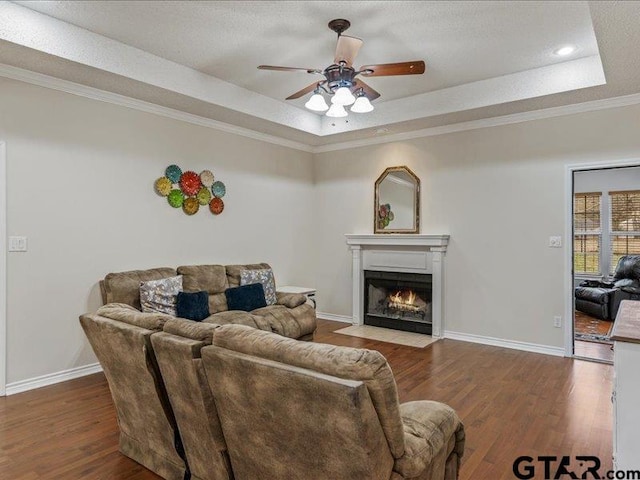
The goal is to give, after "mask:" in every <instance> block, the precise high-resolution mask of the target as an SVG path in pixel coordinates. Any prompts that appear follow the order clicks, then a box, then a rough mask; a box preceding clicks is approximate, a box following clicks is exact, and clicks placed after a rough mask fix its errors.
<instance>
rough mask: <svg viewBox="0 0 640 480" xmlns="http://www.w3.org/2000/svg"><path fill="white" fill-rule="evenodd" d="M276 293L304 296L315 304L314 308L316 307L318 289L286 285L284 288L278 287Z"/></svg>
mask: <svg viewBox="0 0 640 480" xmlns="http://www.w3.org/2000/svg"><path fill="white" fill-rule="evenodd" d="M276 291H278V292H280V293H299V294H300V295H304V296H305V297H307V298H308V299H309V300H311V301H312V302H313V307H314V308H315V306H316V289H315V288H309V287H295V286H293V285H285V286H284V287H277V288H276Z"/></svg>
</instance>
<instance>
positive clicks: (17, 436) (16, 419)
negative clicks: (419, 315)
mask: <svg viewBox="0 0 640 480" xmlns="http://www.w3.org/2000/svg"><path fill="white" fill-rule="evenodd" d="M319 323H320V325H319V330H318V334H317V341H320V342H325V343H332V344H335V345H347V346H354V347H364V348H370V349H376V350H379V351H380V352H382V353H383V354H384V355H385V356H386V357H387V359H388V360H389V363H390V364H391V367H392V368H393V371H394V373H395V377H396V381H397V383H398V391H399V395H400V401H402V402H406V401H410V400H422V399H431V400H438V401H442V402H445V403H448V404H449V405H451V406H452V407H453V408H455V409H456V411H457V412H458V414H459V415H460V417H461V418H462V420H463V422H464V423H465V428H466V432H467V447H466V452H465V456H464V459H463V464H462V469H461V474H460V478H461V479H469V480H470V479H474V480H477V479H481V480H484V479H487V480H489V479H491V480H500V479H513V478H514V475H513V472H512V464H513V461H514V459H515V458H516V457H518V456H520V455H528V456H531V457H537V456H540V455H557V456H562V455H596V456H598V457H599V458H600V459H601V460H602V462H603V465H602V470H601V471H602V472H604V469H610V468H611V467H612V465H611V453H612V444H611V443H612V438H611V437H612V433H611V401H610V396H611V379H612V367H611V366H610V365H605V364H600V363H593V362H585V361H581V360H572V359H566V358H558V357H551V356H546V355H540V354H534V353H526V352H520V351H515V350H508V349H503V348H497V347H489V346H483V345H477V344H472V343H465V342H459V341H453V340H443V341H439V342H436V343H435V344H433V345H431V346H428V347H426V348H424V349H419V348H412V347H405V346H401V345H394V344H389V343H383V342H377V341H372V340H365V339H360V338H355V337H349V336H346V335H340V334H336V333H333V331H334V330H337V329H340V328H344V326H345V325H344V324H342V323H336V322H329V321H325V320H320V322H319ZM158 478H159V477H157V476H156V475H154V474H152V473H151V472H149V471H147V470H145V469H144V468H143V467H141V466H139V465H138V464H136V463H135V462H133V461H132V460H129V459H128V458H126V457H124V456H123V455H121V454H120V453H118V427H117V424H116V419H115V413H114V410H113V406H112V403H111V397H110V395H109V392H108V387H107V384H106V381H105V379H104V376H103V375H102V374H96V375H91V376H88V377H84V378H81V379H77V380H72V381H69V382H65V383H63V384H58V385H54V386H51V387H45V388H41V389H38V390H33V391H30V392H26V393H22V394H18V395H13V396H11V397H3V398H0V479H12V480H18V479H19V480H36V479H56V480H62V479H69V480H71V479H98V480H101V479H105V480H107V479H109V480H125V479H127V480H129V479H130V480H142V479H158ZM536 478H537V477H536ZM274 480H276V479H274Z"/></svg>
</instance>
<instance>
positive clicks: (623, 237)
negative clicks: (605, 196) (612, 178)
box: [609, 190, 640, 273]
mask: <svg viewBox="0 0 640 480" xmlns="http://www.w3.org/2000/svg"><path fill="white" fill-rule="evenodd" d="M609 205H610V208H611V215H610V226H609V236H610V247H611V248H610V250H611V252H610V263H609V265H610V266H611V267H610V273H613V272H614V271H615V269H616V265H617V264H618V260H619V259H620V257H622V256H623V255H640V190H630V191H625V192H609Z"/></svg>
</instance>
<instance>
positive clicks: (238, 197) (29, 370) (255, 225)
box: [0, 79, 640, 383]
mask: <svg viewBox="0 0 640 480" xmlns="http://www.w3.org/2000/svg"><path fill="white" fill-rule="evenodd" d="M639 131H640V106H636V107H625V108H618V109H611V110H603V111H600V112H591V113H585V114H579V115H573V116H566V117H559V118H555V119H548V120H541V121H535V122H527V123H521V124H516V125H509V126H503V127H494V128H487V129H480V130H474V131H468V132H461V133H456V134H449V135H441V136H437V137H425V138H420V139H415V140H411V141H405V142H396V143H390V144H385V145H378V146H371V147H363V148H357V149H351V150H342V151H336V152H329V153H324V154H318V155H314V156H312V155H311V154H307V153H303V152H299V151H295V150H291V149H287V148H284V147H279V146H275V145H271V144H267V143H264V142H259V141H255V140H251V139H247V138H244V137H239V136H235V135H231V134H227V133H223V132H219V131H216V130H212V129H207V128H204V127H198V126H194V125H190V124H186V123H182V122H178V121H174V120H171V119H167V118H163V117H159V116H155V115H151V114H146V113H142V112H139V111H136V110H131V109H127V108H124V107H118V106H114V105H110V104H107V103H101V102H97V101H94V100H89V99H85V98H81V97H78V96H74V95H69V94H64V93H61V92H56V91H53V90H48V89H44V88H40V87H36V86H32V85H27V84H23V83H20V82H15V81H10V80H5V79H0V140H3V141H5V142H6V144H7V159H8V166H7V175H8V204H7V208H8V234H9V235H25V236H27V237H28V239H29V251H28V252H27V253H9V254H8V297H7V298H8V300H7V304H8V378H7V381H8V382H9V383H12V382H16V381H20V380H24V379H29V378H33V377H36V376H39V375H44V374H49V373H55V372H60V371H63V370H66V369H69V368H73V367H76V366H82V365H86V364H89V363H92V362H94V361H95V358H94V356H93V354H92V353H91V349H90V348H89V346H88V344H87V342H86V341H85V338H84V335H83V333H82V331H81V329H80V328H79V324H78V320H77V317H78V315H79V314H80V313H82V312H85V311H91V310H95V309H96V308H97V307H98V305H99V304H100V299H99V292H98V287H97V281H98V280H99V279H100V278H102V277H103V276H104V275H105V274H106V273H108V272H111V271H122V270H127V269H133V268H147V267H152V266H159V265H171V266H175V265H179V264H197V263H231V262H253V261H269V262H270V263H272V265H273V266H274V268H275V271H276V276H277V280H278V283H280V284H283V283H293V284H301V285H310V286H316V287H317V289H318V307H319V310H320V311H323V312H328V313H333V314H338V315H345V316H346V315H350V314H351V304H350V300H351V280H350V279H351V271H350V268H351V262H350V255H349V251H348V249H347V247H346V244H345V239H344V234H345V233H370V232H371V231H372V220H373V210H372V209H373V183H374V181H375V179H376V178H377V177H378V175H379V174H380V172H382V170H383V169H384V168H385V167H387V166H392V165H402V164H406V165H408V166H409V167H411V169H412V170H413V171H414V172H416V173H417V174H418V176H419V177H420V178H421V180H422V200H421V201H422V204H421V208H422V220H421V224H422V229H421V230H422V233H449V234H450V235H451V245H450V248H449V250H448V252H447V256H446V266H447V278H446V283H445V291H446V302H445V321H446V328H447V329H448V330H452V331H457V332H463V333H470V334H477V335H483V336H491V337H498V338H504V339H510V340H520V341H525V342H531V343H539V344H544V345H551V346H561V345H562V333H561V330H560V329H556V328H553V327H552V317H553V316H554V315H562V314H563V305H564V298H563V278H562V275H563V250H562V249H550V248H548V247H547V242H548V236H549V235H563V234H564V202H565V198H564V197H565V192H564V174H565V166H566V165H567V164H575V163H583V162H590V161H598V162H601V161H605V160H617V159H630V158H637V159H640V135H638V132H639ZM171 163H177V164H179V165H181V166H184V167H188V168H191V169H193V170H195V171H200V170H202V169H204V168H210V169H212V170H213V171H214V173H215V174H216V175H217V176H218V178H219V179H221V180H222V181H224V182H225V183H226V185H227V187H228V194H227V196H226V197H225V202H226V211H225V212H224V213H223V214H222V215H221V216H219V217H212V216H211V215H210V214H208V213H207V212H199V213H198V214H197V215H196V216H194V217H187V216H186V215H184V214H183V213H182V212H181V211H178V210H173V209H171V208H169V207H168V206H167V205H166V204H165V203H164V200H163V199H161V198H160V197H158V196H156V195H155V194H154V193H153V191H152V186H153V181H154V180H155V179H156V178H157V177H158V176H160V175H161V174H162V172H163V170H164V168H165V167H166V166H167V165H169V164H171ZM566 240H567V239H565V243H566Z"/></svg>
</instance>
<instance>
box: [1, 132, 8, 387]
mask: <svg viewBox="0 0 640 480" xmlns="http://www.w3.org/2000/svg"><path fill="white" fill-rule="evenodd" d="M7 343H8V342H7V149H6V144H5V143H4V142H3V141H0V397H1V396H4V395H6V385H7Z"/></svg>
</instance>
